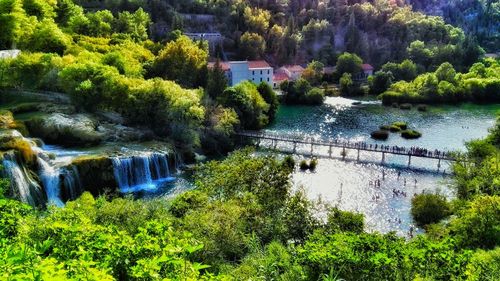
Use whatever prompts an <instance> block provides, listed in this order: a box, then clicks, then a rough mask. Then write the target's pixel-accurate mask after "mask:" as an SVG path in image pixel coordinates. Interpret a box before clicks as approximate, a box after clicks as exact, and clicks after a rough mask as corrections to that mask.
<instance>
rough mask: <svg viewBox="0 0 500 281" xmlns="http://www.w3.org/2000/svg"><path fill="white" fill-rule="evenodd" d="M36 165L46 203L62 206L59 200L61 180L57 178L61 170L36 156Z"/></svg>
mask: <svg viewBox="0 0 500 281" xmlns="http://www.w3.org/2000/svg"><path fill="white" fill-rule="evenodd" d="M38 166H39V170H40V178H41V180H42V183H43V187H44V188H45V192H46V193H47V199H48V203H49V204H53V205H56V206H58V207H61V206H64V203H63V202H62V200H61V181H60V178H59V176H60V174H61V172H60V171H59V169H56V168H55V167H54V166H52V165H50V164H49V163H48V162H47V161H45V160H44V159H43V158H42V157H38Z"/></svg>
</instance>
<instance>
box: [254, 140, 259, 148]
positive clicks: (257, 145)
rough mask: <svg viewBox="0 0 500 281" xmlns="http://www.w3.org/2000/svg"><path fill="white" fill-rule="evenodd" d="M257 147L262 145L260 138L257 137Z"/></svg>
mask: <svg viewBox="0 0 500 281" xmlns="http://www.w3.org/2000/svg"><path fill="white" fill-rule="evenodd" d="M255 146H256V147H257V148H258V147H259V146H260V139H257V144H256V145H255Z"/></svg>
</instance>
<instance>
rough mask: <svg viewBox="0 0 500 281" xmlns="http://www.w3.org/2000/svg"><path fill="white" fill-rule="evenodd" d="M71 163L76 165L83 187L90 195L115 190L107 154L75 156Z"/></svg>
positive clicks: (111, 168)
mask: <svg viewBox="0 0 500 281" xmlns="http://www.w3.org/2000/svg"><path fill="white" fill-rule="evenodd" d="M71 165H72V166H73V167H76V169H77V171H78V174H79V176H80V181H81V183H82V187H83V189H84V190H86V191H89V192H90V193H92V195H94V196H99V195H101V194H104V193H106V192H116V191H117V188H118V186H117V184H116V181H115V176H114V172H113V163H112V161H111V159H110V158H109V157H108V156H103V155H94V156H81V157H78V158H75V159H74V160H73V162H72V163H71Z"/></svg>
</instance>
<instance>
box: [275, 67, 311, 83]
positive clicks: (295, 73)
mask: <svg viewBox="0 0 500 281" xmlns="http://www.w3.org/2000/svg"><path fill="white" fill-rule="evenodd" d="M304 70H305V69H304V68H303V67H302V66H300V65H285V66H282V67H280V69H278V72H282V73H285V74H286V75H287V76H288V78H289V79H290V80H292V81H295V80H297V79H299V78H300V77H301V76H302V73H304Z"/></svg>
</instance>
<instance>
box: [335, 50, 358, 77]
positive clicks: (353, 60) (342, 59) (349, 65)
mask: <svg viewBox="0 0 500 281" xmlns="http://www.w3.org/2000/svg"><path fill="white" fill-rule="evenodd" d="M362 63H363V60H361V58H360V57H358V56H357V55H355V54H350V53H343V54H342V55H340V56H339V58H338V60H337V73H339V74H340V75H343V74H344V73H349V74H351V75H356V74H358V73H359V72H361V64H362Z"/></svg>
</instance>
